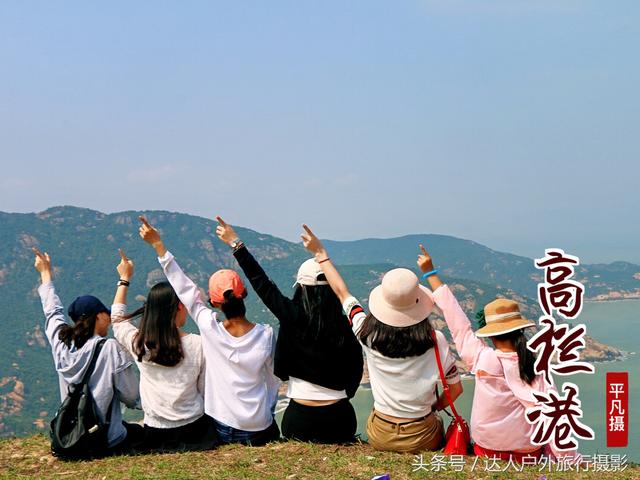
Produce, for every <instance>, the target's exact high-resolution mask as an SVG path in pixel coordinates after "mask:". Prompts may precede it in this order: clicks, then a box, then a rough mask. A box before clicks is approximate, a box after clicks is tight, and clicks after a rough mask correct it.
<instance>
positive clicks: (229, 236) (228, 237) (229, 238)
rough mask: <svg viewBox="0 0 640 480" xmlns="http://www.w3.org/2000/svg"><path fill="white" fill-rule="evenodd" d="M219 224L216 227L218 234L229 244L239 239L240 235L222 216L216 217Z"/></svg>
mask: <svg viewBox="0 0 640 480" xmlns="http://www.w3.org/2000/svg"><path fill="white" fill-rule="evenodd" d="M216 220H217V221H218V226H217V227H216V235H218V238H219V239H220V240H222V241H223V242H224V243H226V244H227V245H229V246H231V244H232V243H233V242H237V241H238V235H237V234H236V231H235V230H234V229H233V227H232V226H231V225H228V224H227V223H226V222H225V221H224V220H223V219H222V217H220V216H217V217H216Z"/></svg>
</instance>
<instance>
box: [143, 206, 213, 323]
mask: <svg viewBox="0 0 640 480" xmlns="http://www.w3.org/2000/svg"><path fill="white" fill-rule="evenodd" d="M140 221H141V222H142V224H141V225H140V231H139V233H140V238H142V239H143V240H144V241H145V242H147V243H148V244H149V245H151V246H152V247H153V248H154V250H155V251H156V254H157V255H158V261H159V262H160V265H161V266H162V270H163V271H164V274H165V276H166V277H167V280H168V281H169V283H170V284H171V286H172V287H173V289H174V290H175V292H176V295H178V298H179V299H180V302H182V304H183V305H184V306H185V307H186V308H187V312H189V315H190V316H191V318H193V320H194V321H195V322H196V324H197V325H198V327H199V328H203V327H206V326H211V322H212V321H215V319H216V314H215V312H214V311H213V310H210V309H209V308H207V306H206V305H205V303H204V301H203V300H202V295H201V294H200V290H199V289H198V286H197V285H196V284H195V283H194V282H193V280H191V279H190V278H189V277H187V275H186V274H185V273H184V272H183V271H182V269H181V268H180V266H179V265H178V262H176V259H175V258H174V256H173V255H172V254H171V252H169V251H168V250H167V248H166V247H165V245H164V242H163V241H162V238H161V236H160V232H158V230H157V229H156V228H154V227H153V226H152V225H151V224H150V223H149V222H148V221H147V219H146V218H145V217H144V216H141V217H140Z"/></svg>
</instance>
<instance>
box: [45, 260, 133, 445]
mask: <svg viewBox="0 0 640 480" xmlns="http://www.w3.org/2000/svg"><path fill="white" fill-rule="evenodd" d="M33 252H34V253H35V265H34V266H35V268H36V270H37V271H38V272H40V278H41V281H42V284H41V285H40V287H39V288H38V294H39V295H40V300H41V301H42V309H43V311H44V315H45V334H46V336H47V340H48V341H49V344H50V345H51V352H52V354H53V361H54V366H55V369H56V371H57V372H58V379H59V383H60V397H61V399H62V400H64V399H65V398H66V396H67V392H68V389H69V386H70V385H72V384H75V383H79V382H80V381H81V380H82V378H83V377H84V374H85V372H86V370H87V367H88V366H89V364H90V363H91V357H92V356H93V352H94V349H95V348H96V345H97V344H98V342H100V341H101V340H103V339H104V338H105V337H106V336H107V333H108V332H109V325H110V323H111V318H110V313H111V312H110V311H109V309H108V308H107V307H105V305H104V304H103V303H102V302H101V301H100V300H98V299H97V298H96V297H94V296H91V295H85V296H82V297H78V298H76V299H75V300H74V301H73V303H72V304H71V305H70V306H69V310H68V313H69V317H71V319H72V320H73V325H70V324H69V323H67V322H66V321H65V317H64V307H63V306H62V302H61V301H60V298H59V297H58V295H57V294H56V291H55V287H54V285H53V280H52V278H53V274H52V271H53V270H52V267H51V259H50V257H49V254H48V253H41V252H40V251H39V250H38V249H35V248H34V249H33ZM89 389H90V390H91V394H92V395H93V398H94V400H95V404H96V407H97V411H98V417H99V420H100V421H101V422H103V423H106V422H107V421H109V420H110V422H109V427H108V430H107V446H106V448H105V449H104V450H103V451H100V452H97V451H92V452H87V454H91V455H92V456H102V455H111V454H114V453H120V452H126V451H128V450H130V448H131V447H132V446H135V445H137V444H138V442H139V441H140V440H141V438H142V427H141V426H140V425H136V424H128V423H125V422H123V421H122V413H121V409H120V402H122V403H124V404H125V405H126V406H127V407H130V408H139V393H138V377H137V375H136V373H135V368H134V366H133V359H132V358H131V357H130V356H129V355H128V354H127V353H126V352H125V351H124V350H122V349H121V348H120V346H119V345H118V343H117V342H116V341H115V340H113V339H107V340H106V341H105V342H104V344H103V345H102V349H101V351H100V354H99V355H98V358H97V361H96V364H95V368H94V370H93V373H92V375H91V377H90V378H89Z"/></svg>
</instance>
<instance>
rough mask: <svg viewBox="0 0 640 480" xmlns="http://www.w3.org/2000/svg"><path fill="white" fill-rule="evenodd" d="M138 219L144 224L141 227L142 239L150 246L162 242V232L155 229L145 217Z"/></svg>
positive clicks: (141, 216)
mask: <svg viewBox="0 0 640 480" xmlns="http://www.w3.org/2000/svg"><path fill="white" fill-rule="evenodd" d="M138 219H139V220H140V221H141V222H142V225H140V230H139V233H140V238H142V239H143V240H144V241H145V242H147V243H148V244H149V245H151V246H154V245H155V244H156V243H158V242H162V238H161V237H160V232H158V230H157V229H156V228H154V227H153V226H152V225H151V224H150V223H149V221H148V220H147V218H146V217H145V216H144V215H140V216H139V217H138Z"/></svg>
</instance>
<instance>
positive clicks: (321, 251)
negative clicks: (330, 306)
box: [300, 225, 352, 303]
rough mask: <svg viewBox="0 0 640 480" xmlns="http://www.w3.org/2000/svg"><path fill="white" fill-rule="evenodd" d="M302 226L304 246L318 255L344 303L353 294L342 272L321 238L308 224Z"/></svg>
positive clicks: (329, 280) (327, 275)
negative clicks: (334, 262)
mask: <svg viewBox="0 0 640 480" xmlns="http://www.w3.org/2000/svg"><path fill="white" fill-rule="evenodd" d="M302 228H303V229H304V233H303V234H302V235H300V237H301V238H302V244H303V245H304V248H306V249H307V250H309V252H311V253H312V254H313V255H314V256H315V257H316V262H318V263H319V264H320V268H322V271H323V273H324V276H325V277H327V282H329V285H330V286H331V289H332V290H333V292H334V293H335V294H336V296H337V297H338V298H339V299H340V303H344V301H345V300H346V299H348V298H349V297H351V296H352V295H351V293H349V288H348V287H347V284H346V283H345V282H344V280H343V278H342V275H340V272H338V269H337V268H336V267H335V265H334V264H333V262H332V261H331V258H330V257H329V254H328V253H327V250H326V249H325V248H324V245H322V242H321V241H320V239H319V238H318V237H316V235H315V234H314V233H313V232H312V231H311V229H310V228H309V227H308V226H307V225H302Z"/></svg>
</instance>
